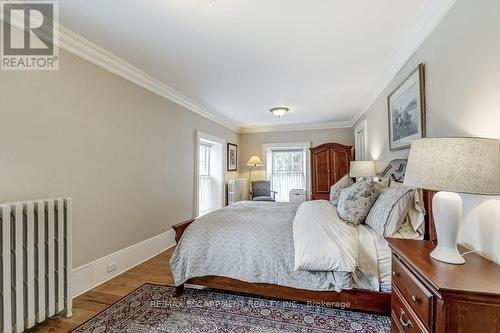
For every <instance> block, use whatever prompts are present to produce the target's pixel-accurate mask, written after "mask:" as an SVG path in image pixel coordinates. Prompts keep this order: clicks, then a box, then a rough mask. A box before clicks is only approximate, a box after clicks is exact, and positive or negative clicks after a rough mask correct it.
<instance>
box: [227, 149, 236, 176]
mask: <svg viewBox="0 0 500 333" xmlns="http://www.w3.org/2000/svg"><path fill="white" fill-rule="evenodd" d="M237 170H238V146H237V145H235V144H234V143H228V144H227V171H237Z"/></svg>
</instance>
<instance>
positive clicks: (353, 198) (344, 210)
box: [337, 179, 380, 225]
mask: <svg viewBox="0 0 500 333" xmlns="http://www.w3.org/2000/svg"><path fill="white" fill-rule="evenodd" d="M379 193H380V192H379V187H378V185H377V184H376V183H375V182H374V181H373V180H371V179H369V180H362V181H359V182H357V183H355V184H354V185H352V186H351V187H348V188H346V189H343V190H342V191H341V192H340V198H339V205H338V207H337V211H338V213H339V216H340V217H341V218H342V219H344V220H346V221H347V222H351V223H353V224H355V225H358V224H361V223H363V221H364V220H365V218H366V216H367V215H368V212H369V211H370V208H372V206H373V204H374V203H375V200H377V197H378V195H379Z"/></svg>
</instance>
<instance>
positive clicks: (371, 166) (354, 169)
mask: <svg viewBox="0 0 500 333" xmlns="http://www.w3.org/2000/svg"><path fill="white" fill-rule="evenodd" d="M376 175H377V173H376V172H375V161H351V165H350V167H349V176H350V177H374V176H376Z"/></svg>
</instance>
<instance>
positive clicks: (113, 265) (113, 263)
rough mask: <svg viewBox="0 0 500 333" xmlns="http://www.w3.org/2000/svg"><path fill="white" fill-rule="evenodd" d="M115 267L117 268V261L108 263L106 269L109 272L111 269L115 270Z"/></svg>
mask: <svg viewBox="0 0 500 333" xmlns="http://www.w3.org/2000/svg"><path fill="white" fill-rule="evenodd" d="M117 268H118V263H117V262H116V261H115V262H112V263H111V264H109V265H108V267H107V269H106V270H107V272H108V273H110V272H112V271H116V269H117Z"/></svg>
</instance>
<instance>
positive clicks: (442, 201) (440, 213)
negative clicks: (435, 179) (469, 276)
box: [431, 191, 465, 264]
mask: <svg viewBox="0 0 500 333" xmlns="http://www.w3.org/2000/svg"><path fill="white" fill-rule="evenodd" d="M432 212H433V215H434V222H435V227H436V235H437V242H438V244H437V246H436V248H435V249H434V250H433V251H432V252H431V257H432V258H434V259H436V260H439V261H442V262H446V263H449V264H463V263H465V260H464V258H463V257H462V256H461V255H460V253H459V252H458V249H457V238H458V231H459V229H460V221H461V219H462V198H460V196H459V195H458V194H456V193H453V192H445V191H441V192H438V193H436V194H435V195H434V197H433V198H432Z"/></svg>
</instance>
